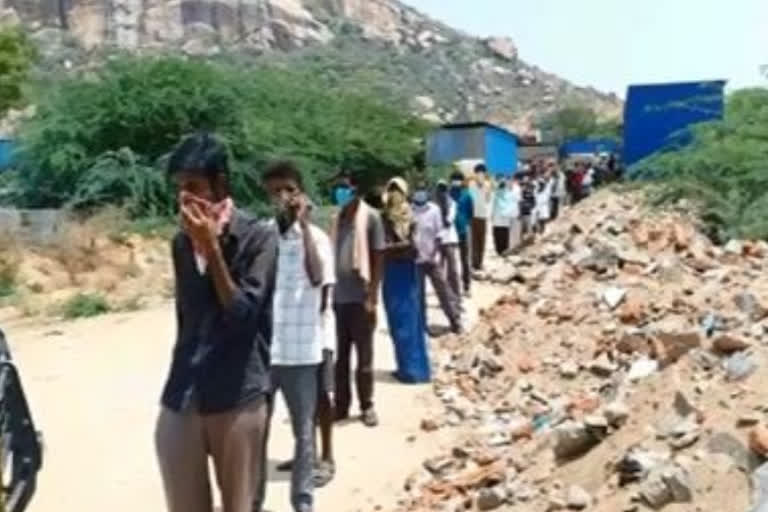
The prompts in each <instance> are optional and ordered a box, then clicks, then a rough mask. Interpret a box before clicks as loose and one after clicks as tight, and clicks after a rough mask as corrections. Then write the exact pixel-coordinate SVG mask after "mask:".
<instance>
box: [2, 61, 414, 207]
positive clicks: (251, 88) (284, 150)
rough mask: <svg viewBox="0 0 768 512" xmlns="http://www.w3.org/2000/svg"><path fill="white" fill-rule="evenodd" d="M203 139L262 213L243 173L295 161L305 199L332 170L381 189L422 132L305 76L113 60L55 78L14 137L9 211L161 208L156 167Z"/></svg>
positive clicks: (389, 110)
mask: <svg viewBox="0 0 768 512" xmlns="http://www.w3.org/2000/svg"><path fill="white" fill-rule="evenodd" d="M203 129H206V130H210V131H214V132H216V133H217V134H218V135H220V136H221V137H223V138H224V139H225V140H226V141H227V142H228V145H229V147H230V149H231V151H232V157H233V162H234V168H235V172H234V175H233V176H232V180H233V189H234V193H235V195H236V197H237V199H238V200H239V201H240V202H241V203H242V204H244V205H248V206H253V207H257V206H258V205H259V204H260V203H263V199H264V197H263V195H262V192H261V187H260V183H259V181H258V175H256V174H255V171H256V170H257V169H259V168H260V167H261V166H262V165H263V163H264V162H266V161H267V160H268V159H270V158H272V157H274V156H287V157H291V158H294V159H296V160H297V161H299V163H300V164H301V168H302V169H304V171H305V172H306V182H307V184H308V186H309V188H310V192H312V193H314V194H315V195H316V196H317V195H318V194H319V192H320V187H321V186H322V185H323V184H324V182H325V181H326V180H327V179H328V178H329V176H330V175H331V174H333V173H334V172H335V170H336V169H338V168H339V167H347V168H353V169H355V170H362V171H365V176H364V177H365V178H366V179H368V180H370V181H382V180H384V179H385V178H386V177H388V176H391V175H393V174H395V173H401V172H404V171H406V170H408V169H409V168H410V167H411V165H412V156H413V154H414V152H415V151H416V150H418V148H419V141H420V140H421V139H422V138H423V136H424V134H425V131H426V129H427V125H426V124H425V123H424V122H422V121H420V120H418V119H416V118H414V117H412V116H410V115H408V114H405V113H404V112H402V111H400V110H398V109H396V108H394V107H392V106H390V105H388V104H384V103H383V102H380V101H377V100H376V99H375V98H371V97H369V96H364V95H361V94H359V93H358V92H356V91H344V90H340V89H337V90H333V91H328V90H326V89H324V88H322V87H317V86H316V82H315V81H314V80H313V79H312V77H310V76H306V75H303V74H301V73H298V72H291V71H285V70H279V69H273V68H270V67H258V68H253V69H250V70H245V69H243V68H242V67H234V66H229V65H224V64H219V65H217V64H212V63H209V62H205V61H202V60H196V59H183V58H175V57H129V56H127V57H121V58H117V59H114V60H112V61H110V62H108V63H107V64H106V65H104V66H103V67H102V68H101V69H99V70H98V71H97V72H96V76H95V77H88V78H80V77H70V78H64V79H60V80H59V82H58V83H57V84H55V85H54V87H52V88H51V90H50V91H47V94H46V96H45V97H43V98H41V99H40V102H39V103H38V113H37V116H36V117H35V118H34V119H32V120H30V121H29V122H27V123H26V124H24V125H23V126H22V127H21V130H20V134H19V135H20V136H19V139H20V144H19V150H18V152H17V161H18V164H17V167H18V170H17V172H16V174H15V177H14V183H13V187H12V190H13V192H14V200H15V202H16V203H17V204H19V205H24V206H28V207H61V206H71V207H79V208H85V207H91V206H99V205H101V204H104V203H110V204H122V205H124V206H126V207H127V208H128V209H129V210H130V212H131V213H132V214H134V215H136V216H143V215H159V214H164V213H168V212H170V211H171V209H172V208H173V197H172V194H170V191H169V190H168V183H167V180H165V175H164V174H163V172H162V171H161V170H160V169H158V167H161V166H158V163H159V162H162V160H163V157H164V156H165V155H166V154H167V153H168V152H169V151H170V150H171V149H172V147H173V145H174V144H175V143H176V142H177V141H178V140H179V139H180V138H181V137H183V136H184V135H187V134H190V133H192V132H195V131H199V130H203Z"/></svg>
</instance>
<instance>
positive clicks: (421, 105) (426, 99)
mask: <svg viewBox="0 0 768 512" xmlns="http://www.w3.org/2000/svg"><path fill="white" fill-rule="evenodd" d="M413 103H414V104H415V105H416V108H418V109H419V110H423V111H432V110H434V109H435V105H436V104H435V100H433V99H432V98H431V97H430V96H416V97H415V98H413Z"/></svg>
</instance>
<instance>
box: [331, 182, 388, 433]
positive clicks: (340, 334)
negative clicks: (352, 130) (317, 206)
mask: <svg viewBox="0 0 768 512" xmlns="http://www.w3.org/2000/svg"><path fill="white" fill-rule="evenodd" d="M365 192H367V191H366V190H362V189H361V188H360V187H358V184H357V182H355V180H354V179H353V178H352V177H350V176H341V177H340V178H339V183H338V184H337V185H336V187H335V188H334V202H335V203H336V205H337V206H339V207H340V208H341V211H340V212H339V215H338V217H337V218H336V219H335V221H334V224H333V227H332V237H331V238H332V241H333V244H334V250H335V253H334V254H335V264H336V288H334V293H333V302H334V311H335V312H336V333H337V337H336V343H337V351H336V353H337V361H336V386H335V388H336V396H337V398H336V418H337V420H345V419H347V418H349V409H350V407H351V405H352V390H351V383H350V363H351V361H350V359H351V356H352V349H353V348H354V350H355V352H356V353H357V354H356V355H357V370H356V372H355V383H356V384H357V398H358V400H359V401H360V410H361V413H362V414H361V416H360V419H361V421H362V422H363V424H364V425H366V426H368V427H375V426H377V425H378V423H379V419H378V416H377V415H376V412H375V410H374V408H373V382H374V375H373V341H374V340H373V337H374V331H375V329H376V311H377V305H378V298H379V285H380V283H381V264H382V263H381V262H382V258H381V255H382V251H383V250H384V247H385V246H384V225H383V223H382V221H381V217H380V216H379V213H378V212H377V211H376V210H375V209H374V208H372V207H371V206H369V205H368V204H367V203H366V202H365V201H363V196H364V195H365Z"/></svg>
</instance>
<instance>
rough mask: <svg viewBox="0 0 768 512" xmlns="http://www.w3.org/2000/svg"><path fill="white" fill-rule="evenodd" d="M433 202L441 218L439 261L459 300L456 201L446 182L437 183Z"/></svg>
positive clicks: (459, 281) (459, 280)
mask: <svg viewBox="0 0 768 512" xmlns="http://www.w3.org/2000/svg"><path fill="white" fill-rule="evenodd" d="M435 202H436V203H437V206H438V207H439V208H440V216H441V217H442V219H443V231H442V232H441V233H440V262H441V267H442V269H443V271H444V272H445V276H446V279H447V280H448V285H449V286H450V287H451V290H452V291H453V293H454V295H456V297H458V298H459V301H461V278H460V277H459V262H458V259H459V257H458V252H459V234H458V233H457V231H456V208H457V206H456V201H454V200H453V198H452V197H451V194H450V190H449V187H448V182H447V181H445V180H440V181H439V182H438V183H437V190H436V192H435Z"/></svg>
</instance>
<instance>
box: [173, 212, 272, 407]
mask: <svg viewBox="0 0 768 512" xmlns="http://www.w3.org/2000/svg"><path fill="white" fill-rule="evenodd" d="M220 243H221V247H222V252H223V254H224V259H225V261H226V263H227V267H228V268H229V271H230V273H231V276H232V279H233V280H234V282H235V283H236V285H237V287H238V288H237V292H236V295H235V299H234V301H233V303H232V304H231V305H230V307H228V308H224V307H222V306H221V304H220V303H219V300H218V297H217V295H216V290H215V288H214V284H213V280H212V277H211V276H210V275H209V274H208V273H207V272H206V273H205V274H202V275H201V274H200V272H199V271H198V269H197V265H196V262H195V257H194V254H193V251H192V244H191V241H190V240H189V238H188V237H187V236H186V235H185V234H183V233H178V234H177V235H176V236H175V237H174V239H173V242H172V255H173V268H174V274H175V278H176V316H177V324H178V328H177V329H178V330H177V335H176V345H175V347H174V349H173V360H172V362H171V369H170V374H169V376H168V380H167V381H166V384H165V388H164V390H163V395H162V404H163V406H165V407H167V408H169V409H171V410H174V411H182V410H187V409H195V410H197V411H198V412H200V413H201V414H213V413H220V412H225V411H229V410H232V409H235V408H237V407H239V406H241V405H243V404H246V403H248V402H250V401H252V400H255V399H257V398H260V397H262V396H264V395H265V394H266V393H268V391H269V374H268V368H269V343H270V339H271V330H272V314H271V313H272V296H273V293H274V285H275V268H276V265H277V230H276V229H274V227H273V226H270V225H269V224H267V223H266V222H259V221H256V220H254V219H252V218H250V217H248V216H246V215H245V214H244V213H242V212H240V211H235V213H234V214H233V217H232V221H231V222H230V224H229V228H228V230H227V233H225V234H224V235H223V236H222V237H221V239H220Z"/></svg>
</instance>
